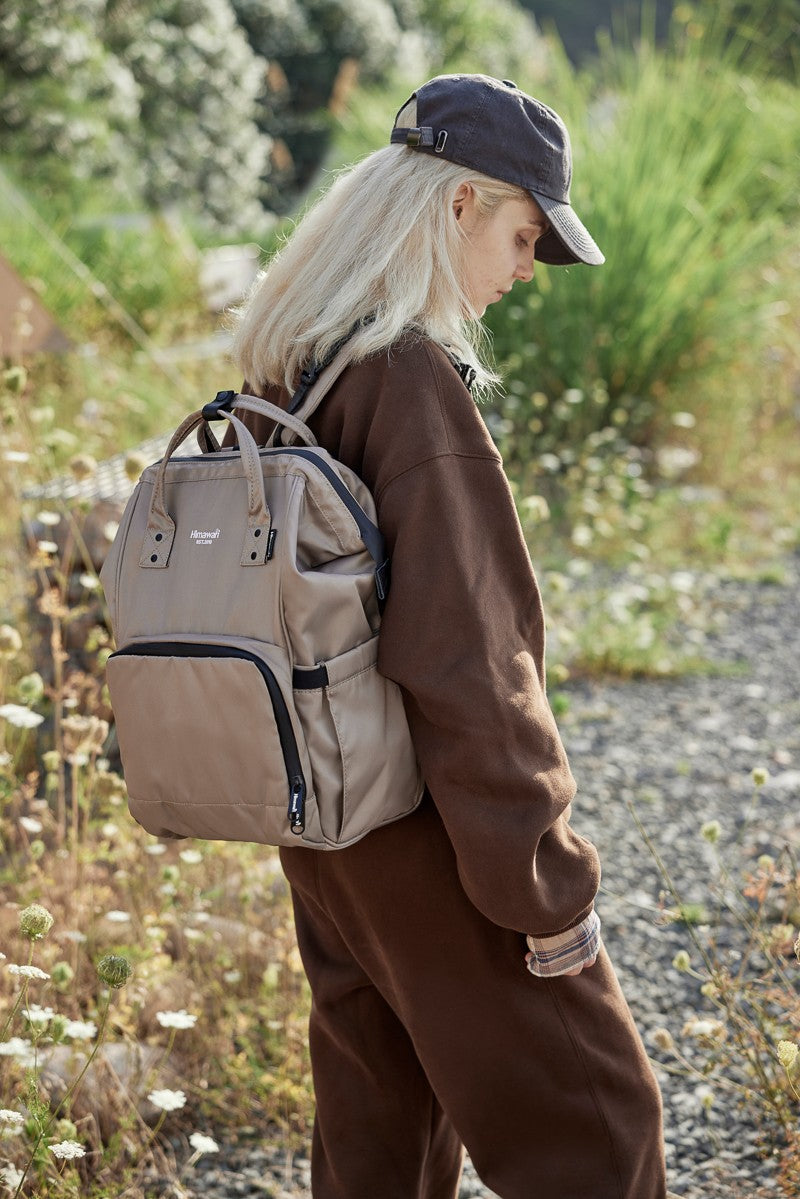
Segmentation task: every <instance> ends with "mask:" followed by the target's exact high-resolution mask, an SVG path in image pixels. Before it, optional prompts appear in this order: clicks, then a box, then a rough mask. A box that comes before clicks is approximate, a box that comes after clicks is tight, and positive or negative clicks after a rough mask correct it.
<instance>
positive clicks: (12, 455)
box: [3, 450, 30, 462]
mask: <svg viewBox="0 0 800 1199" xmlns="http://www.w3.org/2000/svg"><path fill="white" fill-rule="evenodd" d="M3 457H4V458H5V460H6V462H28V461H29V460H30V454H26V453H25V451H24V450H6V452H5V453H4V454H3Z"/></svg>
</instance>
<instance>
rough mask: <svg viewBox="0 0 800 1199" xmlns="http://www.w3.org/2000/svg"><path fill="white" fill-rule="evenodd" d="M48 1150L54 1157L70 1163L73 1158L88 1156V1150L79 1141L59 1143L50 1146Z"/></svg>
mask: <svg viewBox="0 0 800 1199" xmlns="http://www.w3.org/2000/svg"><path fill="white" fill-rule="evenodd" d="M48 1148H49V1150H50V1152H51V1153H52V1154H53V1157H60V1158H61V1159H62V1160H64V1161H69V1160H70V1158H73V1157H85V1156H86V1150H85V1149H84V1147H83V1145H79V1144H78V1142H77V1141H59V1142H58V1144H56V1145H49V1146H48Z"/></svg>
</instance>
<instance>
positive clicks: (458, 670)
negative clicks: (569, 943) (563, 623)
mask: <svg viewBox="0 0 800 1199" xmlns="http://www.w3.org/2000/svg"><path fill="white" fill-rule="evenodd" d="M454 378H457V377H456V376H455V375H454ZM456 385H457V386H458V387H460V386H461V384H460V382H457V383H456ZM465 398H467V399H469V397H466V396H465ZM469 403H470V404H472V400H471V399H469ZM475 416H476V419H477V420H478V421H480V417H479V416H478V415H477V413H476V414H475ZM480 423H481V424H482V422H480ZM487 440H488V439H487ZM376 500H377V504H378V522H379V525H380V527H381V530H382V531H383V534H384V536H385V537H386V539H387V544H388V548H389V553H390V558H391V563H392V585H391V591H390V593H389V598H388V602H387V605H386V609H385V612H384V616H383V623H382V625H381V637H380V656H379V667H380V669H381V671H382V673H384V674H385V675H387V676H388V677H389V678H391V679H394V680H395V681H396V682H397V683H398V684H399V685H400V687H401V688H402V691H403V695H404V700H405V706H406V712H407V715H408V720H409V725H410V728H411V733H412V737H413V740H414V743H415V747H416V750H417V754H418V757H419V761H420V765H421V767H422V772H423V776H424V778H425V781H426V784H427V786H428V789H429V791H430V793H431V795H432V797H433V800H434V803H435V804H436V806H437V808H438V810H439V812H440V814H441V816H442V819H443V821H444V824H445V826H446V828H447V832H448V835H449V837H450V839H451V841H452V843H453V846H454V848H455V852H456V856H457V861H458V870H459V874H460V877H461V881H462V883H463V886H464V888H465V890H466V892H467V894H468V895H469V897H470V899H471V900H472V902H473V903H474V904H475V905H476V907H477V908H479V910H480V911H482V912H483V913H484V915H486V916H487V917H488V918H489V919H490V920H492V921H494V922H495V923H496V924H498V925H501V926H503V927H506V928H511V929H516V930H518V931H520V932H524V933H529V934H531V935H532V936H534V937H537V938H542V937H549V936H553V935H554V934H558V933H561V932H563V931H564V930H567V929H571V928H573V927H575V926H576V925H578V924H580V923H581V922H582V921H585V920H586V918H587V916H588V915H589V914H590V913H591V911H592V905H593V901H594V897H595V894H596V892H597V888H598V884H599V878H600V869H599V862H598V858H597V853H596V851H595V849H594V847H593V846H592V845H591V844H590V843H589V842H588V841H587V840H585V839H584V838H582V837H580V836H578V835H577V834H576V833H575V832H574V831H573V830H572V828H571V827H570V825H569V823H568V816H569V813H567V812H566V809H567V808H568V806H569V804H570V801H571V800H572V798H573V796H574V793H575V783H574V781H573V778H572V775H571V773H570V770H569V766H568V764H567V760H566V755H565V752H564V749H563V746H562V744H561V740H560V737H559V734H558V730H557V728H556V725H555V721H554V718H553V715H552V713H551V711H550V707H549V704H548V702H547V698H546V695H545V689H544V618H543V612H542V605H541V600H540V596H539V591H538V587H537V584H536V580H535V577H534V572H533V569H532V566H531V562H530V556H529V554H528V550H527V547H526V545H525V542H524V539H523V535H522V530H521V528H520V524H519V520H518V517H517V512H516V508H515V506H514V502H513V498H512V496H511V492H510V489H509V486H508V483H507V480H506V478H505V475H504V473H503V469H502V464H501V462H500V459H499V456H497V455H496V452H493V451H492V450H488V449H487V450H486V451H484V452H481V453H472V452H452V451H450V452H440V453H436V454H435V455H434V456H432V457H430V458H428V459H427V460H424V461H420V462H418V463H417V464H415V465H413V466H412V467H410V468H409V469H406V470H404V471H402V473H400V474H399V475H397V476H395V477H394V478H393V479H391V480H390V481H389V482H388V483H387V484H386V485H385V486H384V487H383V488H382V489H381V490H380V492H379V493H378V495H377V496H376Z"/></svg>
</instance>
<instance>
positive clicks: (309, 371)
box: [271, 321, 363, 445]
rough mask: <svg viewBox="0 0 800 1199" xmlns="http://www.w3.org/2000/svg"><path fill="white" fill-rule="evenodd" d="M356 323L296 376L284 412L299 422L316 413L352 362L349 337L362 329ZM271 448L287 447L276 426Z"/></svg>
mask: <svg viewBox="0 0 800 1199" xmlns="http://www.w3.org/2000/svg"><path fill="white" fill-rule="evenodd" d="M362 324H363V322H361V321H359V322H358V324H357V325H355V326H354V327H353V328H352V329H351V330H350V332H349V333H348V334H347V335H346V336H345V337H343V338H342V339H341V341H338V342H337V343H336V344H335V345H334V346H333V348H332V349H331V351H330V353H329V354H328V355H327V356H326V357H325V358H324V359H323V360H322V362H320V363H316V362H313V363H312V364H311V366H310V367H307V368H306V369H305V370H304V371H303V372H302V374H301V375H300V383H299V385H298V387H297V390H296V391H295V393H294V395H293V396H292V398H291V400H290V402H289V406H288V408H287V412H289V413H290V415H292V416H296V417H297V418H298V419H300V420H302V421H303V422H307V421H308V419H309V417H310V416H311V415H312V414H313V413H314V412H316V410H317V408H319V406H320V404H321V403H322V401H323V400H324V399H325V396H326V395H327V394H328V392H329V391H330V389H331V388H332V387H333V385H334V383H335V382H336V380H337V379H338V378H339V375H341V373H342V371H343V370H344V369H345V367H346V366H347V365H348V364H349V363H350V362H351V361H352V358H353V349H352V345H351V341H352V338H353V335H354V334H355V333H357V332H358V330H359V329H360V328H361V327H362ZM271 444H272V445H286V444H290V443H287V442H285V441H284V440H283V430H282V428H281V427H280V426H278V427H277V428H276V430H275V432H274V434H273V436H272V439H271Z"/></svg>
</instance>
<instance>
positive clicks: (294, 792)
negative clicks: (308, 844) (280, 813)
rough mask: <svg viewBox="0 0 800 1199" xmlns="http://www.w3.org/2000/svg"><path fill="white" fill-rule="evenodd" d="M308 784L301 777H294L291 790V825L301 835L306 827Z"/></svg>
mask: <svg viewBox="0 0 800 1199" xmlns="http://www.w3.org/2000/svg"><path fill="white" fill-rule="evenodd" d="M305 806H306V785H305V783H304V782H303V780H302V779H301V778H300V777H297V778H293V779H292V786H291V789H290V791H289V812H288V816H289V827H290V828H291V830H292V832H293V833H294V834H295V836H297V837H299V836H300V834H301V833H302V832H304V831H305V827H306V815H305Z"/></svg>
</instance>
